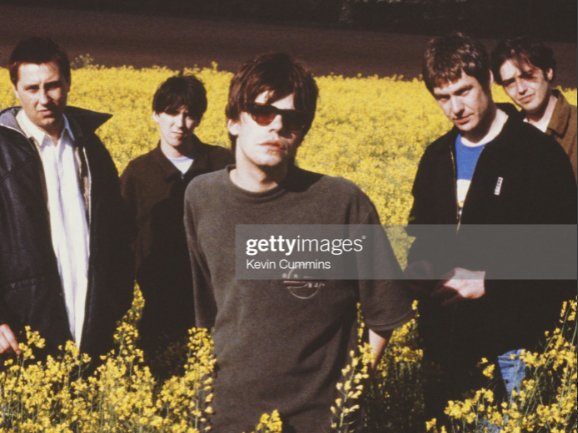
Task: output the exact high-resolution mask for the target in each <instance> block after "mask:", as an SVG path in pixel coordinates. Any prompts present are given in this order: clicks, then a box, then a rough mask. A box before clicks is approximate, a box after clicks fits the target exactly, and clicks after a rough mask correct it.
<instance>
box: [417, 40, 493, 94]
mask: <svg viewBox="0 0 578 433" xmlns="http://www.w3.org/2000/svg"><path fill="white" fill-rule="evenodd" d="M462 72H463V73H465V74H466V75H469V76H471V77H474V78H475V79H476V80H478V82H479V83H480V84H481V85H482V86H483V87H485V88H486V87H487V88H489V86H490V76H491V75H490V58H489V55H488V52H487V51H486V49H485V48H484V46H483V45H482V43H481V42H479V41H477V40H475V39H473V38H471V37H470V36H467V35H465V34H463V33H453V34H451V35H447V36H440V37H436V38H433V39H431V40H430V41H429V42H428V44H427V47H426V50H425V53H424V57H423V67H422V74H423V79H424V81H425V85H426V87H427V89H428V90H429V91H430V93H433V89H434V87H438V86H439V85H444V84H447V83H450V82H453V81H457V80H459V79H460V77H461V76H462Z"/></svg>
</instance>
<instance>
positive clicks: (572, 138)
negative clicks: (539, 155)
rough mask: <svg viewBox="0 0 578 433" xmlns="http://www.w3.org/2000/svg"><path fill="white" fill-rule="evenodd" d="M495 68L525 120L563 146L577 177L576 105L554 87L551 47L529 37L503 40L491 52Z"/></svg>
mask: <svg viewBox="0 0 578 433" xmlns="http://www.w3.org/2000/svg"><path fill="white" fill-rule="evenodd" d="M492 70H493V72H494V78H495V80H496V82H497V83H498V84H501V85H502V86H503V87H504V90H505V91H506V93H507V94H508V96H510V98H512V101H514V102H515V103H516V105H517V106H518V107H520V108H521V109H522V111H523V113H524V116H525V120H526V121H527V122H528V123H530V124H531V125H534V126H535V127H536V128H538V129H539V130H540V131H542V132H545V133H546V134H548V135H550V136H551V137H553V138H554V139H555V140H556V141H557V142H558V143H559V144H560V146H562V148H563V149H564V152H566V154H567V155H568V158H570V162H571V164H572V170H573V171H574V177H576V142H577V137H576V106H575V105H570V104H569V103H568V101H567V100H566V98H565V97H564V95H563V94H562V93H561V92H560V91H559V90H558V89H555V88H554V84H553V83H554V78H555V77H556V60H555V59H554V52H553V51H552V49H551V48H550V47H547V46H546V45H544V44H543V43H542V42H540V41H537V40H533V39H531V38H529V37H520V38H515V39H506V40H503V41H501V42H500V43H499V44H498V45H497V46H496V48H495V49H494V51H493V52H492Z"/></svg>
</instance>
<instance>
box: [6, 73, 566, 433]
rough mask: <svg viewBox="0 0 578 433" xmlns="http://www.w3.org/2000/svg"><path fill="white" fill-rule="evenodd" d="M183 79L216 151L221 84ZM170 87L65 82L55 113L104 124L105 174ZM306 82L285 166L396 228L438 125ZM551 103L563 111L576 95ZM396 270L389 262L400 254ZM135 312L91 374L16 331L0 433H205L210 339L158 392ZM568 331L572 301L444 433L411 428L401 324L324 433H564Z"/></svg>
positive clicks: (147, 135) (413, 379)
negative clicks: (63, 108) (342, 187)
mask: <svg viewBox="0 0 578 433" xmlns="http://www.w3.org/2000/svg"><path fill="white" fill-rule="evenodd" d="M184 72H185V73H194V74H195V75H197V76H198V77H199V78H200V79H201V80H202V81H203V83H204V84H205V87H206V88H207V95H208V100H209V107H208V110H207V113H206V114H205V116H204V118H203V120H202V122H201V125H200V127H199V128H197V130H196V133H197V135H198V136H199V137H200V138H201V140H202V141H204V142H206V143H211V144H217V145H221V146H224V147H230V143H229V138H228V135H227V131H226V128H225V116H224V108H225V103H226V98H227V92H228V84H229V81H230V79H231V77H232V74H231V73H229V72H225V71H220V70H219V69H218V67H217V65H214V66H213V67H212V68H206V69H190V70H186V71H184ZM174 74H176V71H171V70H168V69H165V68H146V69H135V68H132V67H120V68H107V67H98V66H91V65H88V66H84V67H81V68H78V69H75V70H74V71H73V75H72V88H71V92H70V97H69V104H70V105H75V106H80V107H83V108H88V109H92V110H95V111H101V112H107V113H111V114H113V117H112V119H111V120H110V121H108V122H107V123H106V124H105V125H103V126H102V127H101V128H100V129H99V131H98V133H99V135H100V137H101V138H102V140H103V142H104V143H105V144H106V146H107V147H108V149H109V151H110V152H111V154H112V156H113V159H114V161H115V163H116V165H117V168H118V170H119V172H122V170H123V169H124V167H125V166H126V165H127V163H128V162H129V161H130V160H131V159H133V158H135V157H136V156H138V155H141V154H143V153H145V152H147V151H149V150H150V149H152V148H153V147H154V146H156V141H157V137H158V133H157V129H156V125H155V124H154V123H153V121H152V119H151V102H152V95H153V93H154V91H155V90H156V88H157V86H158V85H159V84H160V83H161V82H162V81H164V80H165V79H166V78H168V77H169V76H171V75H174ZM0 75H1V76H2V77H3V78H2V80H1V82H2V84H1V85H0V106H2V107H7V106H11V105H15V104H16V100H15V98H14V96H13V92H12V88H11V86H10V85H9V80H8V71H7V70H5V69H0ZM317 82H318V85H319V88H320V100H319V105H318V110H317V113H316V118H315V121H314V123H313V126H312V128H311V131H310V132H309V134H308V135H307V137H306V139H305V141H304V142H303V144H302V145H301V148H300V150H299V153H298V157H297V160H298V164H299V165H300V166H301V167H303V168H306V169H310V170H313V171H318V172H322V173H326V174H330V175H338V176H342V177H345V178H347V179H349V180H351V181H353V182H355V183H356V184H357V185H359V186H360V187H361V188H362V189H363V190H364V191H365V192H366V193H367V194H368V195H369V197H370V198H371V199H372V200H373V202H374V203H375V205H376V207H377V210H378V212H379V215H380V217H381V221H382V223H383V224H388V225H403V224H405V223H406V221H407V216H408V213H409V209H410V206H411V202H412V199H411V186H412V182H413V178H414V176H415V171H416V169H417V164H418V161H419V158H420V156H421V154H422V153H423V151H424V149H425V147H426V146H427V144H428V143H429V142H431V141H433V140H434V139H435V138H437V137H438V136H440V135H441V134H443V133H444V132H445V131H447V130H448V129H449V128H450V126H451V125H450V123H449V122H448V121H447V120H446V119H445V117H444V115H443V113H442V112H441V110H440V109H439V108H438V107H437V105H436V103H435V101H434V99H433V98H432V97H431V96H430V95H429V93H428V92H427V90H426V89H425V86H424V84H423V82H421V81H420V80H417V79H414V80H406V79H404V78H403V77H354V78H344V77H341V76H323V77H317ZM563 92H564V94H565V96H566V97H567V98H568V100H569V101H570V102H571V103H572V104H576V89H563ZM494 97H495V99H496V100H497V101H498V102H507V101H508V98H507V97H506V96H505V94H504V93H503V91H502V90H501V88H499V87H495V88H494ZM398 253H399V252H398ZM399 257H400V261H401V262H402V263H403V254H399ZM142 306H143V299H142V296H140V292H139V291H138V289H137V290H136V291H135V301H134V304H133V308H132V309H131V310H130V311H129V312H128V313H127V315H126V316H125V318H124V320H123V321H122V323H121V324H120V325H119V327H118V329H117V333H116V336H115V339H116V342H117V348H116V349H115V350H114V351H113V352H111V353H109V354H108V355H107V356H106V357H105V358H104V359H103V360H102V363H101V364H100V365H99V366H98V367H97V368H96V369H92V368H90V367H89V365H90V364H89V360H88V359H87V357H86V355H83V354H80V353H78V350H77V349H76V347H75V346H74V345H73V344H72V343H70V344H69V345H67V346H66V347H64V348H62V353H61V354H60V355H58V356H55V357H49V358H48V359H47V360H42V361H39V360H36V359H35V358H34V353H35V349H36V348H41V347H42V345H43V341H42V338H41V336H39V335H37V334H36V333H34V331H33V330H28V332H27V337H28V338H27V340H28V341H27V342H26V343H25V344H24V345H23V346H24V347H23V348H24V350H23V353H22V355H20V356H18V357H16V358H11V359H8V358H4V359H3V360H0V363H3V364H4V365H3V367H0V433H8V432H10V433H12V432H18V433H37V432H38V433H40V432H43V433H73V432H74V433H80V432H82V433H92V432H94V433H97V432H99V433H100V432H114V433H117V432H118V433H124V432H126V433H129V432H131V433H132V432H142V433H149V432H150V433H153V432H154V433H161V432H163V433H164V432H171V433H181V432H182V433H195V432H208V431H210V430H211V426H210V422H209V420H210V415H211V413H212V411H213V410H212V400H213V393H212V383H213V377H214V370H215V363H216V361H215V358H214V356H213V353H212V347H213V346H212V341H211V338H210V334H209V333H207V332H206V331H203V330H197V329H192V330H191V331H190V335H189V341H188V343H187V344H186V347H182V348H180V349H175V351H178V350H181V353H184V354H185V356H184V357H182V359H183V361H182V363H181V364H180V365H178V366H177V368H176V369H175V374H174V375H173V376H172V377H170V378H169V379H167V380H165V381H164V382H160V381H159V380H158V379H157V378H155V377H154V376H153V375H152V374H151V372H150V370H149V368H148V367H147V366H146V365H145V363H144V361H143V354H142V351H141V350H140V349H139V348H138V344H139V342H138V333H137V331H136V325H137V322H138V320H139V315H140V311H141V310H142ZM575 323H576V302H570V303H567V304H565V305H564V307H563V309H562V311H561V315H560V326H559V327H558V328H557V329H555V330H554V331H553V332H550V333H549V334H548V335H547V338H546V342H547V343H546V344H545V346H544V348H543V349H542V350H541V351H540V352H536V353H534V352H526V353H524V354H523V355H522V356H523V359H524V362H525V363H526V365H527V367H528V371H529V375H528V379H527V380H525V381H524V384H523V386H522V388H521V389H520V390H519V391H518V392H515V394H514V396H513V398H512V400H511V401H510V402H507V403H505V402H500V401H497V400H495V399H494V394H493V392H492V391H491V389H479V390H473V391H472V395H471V396H470V398H468V399H466V400H464V401H451V402H448V404H447V408H446V413H447V415H448V416H449V417H450V418H451V420H452V424H451V425H450V426H447V427H440V426H438V425H436V423H435V421H433V420H425V419H424V415H423V397H422V357H423V352H422V350H421V348H420V343H419V336H418V335H417V331H416V323H415V321H411V322H409V323H408V324H406V325H405V326H403V327H402V328H401V329H399V330H397V331H396V333H395V334H394V336H393V337H392V341H391V343H390V345H389V346H388V350H387V353H386V355H385V356H384V358H383V359H382V360H381V362H380V364H379V366H378V368H377V370H376V371H375V372H373V373H372V374H371V373H370V372H369V364H370V358H371V356H370V353H369V351H368V347H367V345H365V344H364V343H363V342H362V341H361V340H362V339H361V337H360V350H359V352H358V353H352V354H351V359H350V362H349V364H348V365H347V366H346V367H345V368H344V369H343V371H342V378H341V380H340V382H339V383H338V385H337V389H336V400H335V403H334V405H333V406H332V407H331V409H330V410H331V416H332V421H331V425H328V431H331V432H335V433H337V432H349V431H352V429H353V427H354V425H355V423H356V422H355V420H356V418H358V417H357V415H358V413H359V407H360V406H362V405H364V406H365V407H366V410H365V411H364V414H363V421H362V422H363V423H364V426H365V429H364V431H366V432H369V433H382V432H384V433H385V432H391V433H394V432H395V433H404V432H419V431H422V430H423V426H424V425H426V424H427V428H428V430H429V431H432V432H440V433H441V432H442V431H446V432H447V433H450V432H454V433H458V432H459V433H482V432H494V431H498V430H500V431H502V432H505V433H522V432H537V433H545V432H553V433H562V432H564V433H565V432H576V431H577V428H576V411H577V407H576V381H577V371H576V326H575ZM360 328H361V327H360ZM361 335H362V329H360V336H361ZM183 351H184V352H183ZM175 356H176V355H175ZM179 356H180V355H179ZM179 359H180V358H179ZM480 369H481V371H483V374H484V375H486V376H488V378H489V380H490V379H491V378H492V377H493V376H494V374H495V372H494V367H493V364H491V363H488V362H487V360H480ZM370 376H371V377H370ZM256 421H257V422H256V425H255V429H254V432H259V433H265V432H271V433H273V432H278V433H280V432H281V431H282V420H281V417H280V415H279V414H278V413H277V412H276V411H273V412H272V413H268V414H263V416H262V417H261V419H260V420H256ZM239 433H241V432H239Z"/></svg>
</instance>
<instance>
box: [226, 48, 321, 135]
mask: <svg viewBox="0 0 578 433" xmlns="http://www.w3.org/2000/svg"><path fill="white" fill-rule="evenodd" d="M263 92H271V93H270V95H269V98H268V101H267V102H275V101H277V100H279V99H282V98H284V97H286V96H288V95H290V94H292V93H293V94H294V95H295V109H296V110H299V111H303V112H305V113H306V114H307V121H306V123H305V126H304V128H303V133H304V134H305V133H307V131H309V128H311V124H312V123H313V118H314V117H315V110H316V108H317V96H318V95H319V90H318V88H317V84H316V83H315V79H314V78H313V74H312V73H311V72H310V71H309V70H308V69H307V68H305V66H303V65H302V64H301V63H299V62H297V61H295V60H294V59H293V58H292V57H291V56H289V55H287V54H284V53H269V54H261V55H259V56H257V57H255V58H253V59H252V60H250V61H249V62H247V63H245V64H244V65H243V66H242V67H241V69H240V70H239V71H238V72H237V73H236V74H235V76H234V77H233V79H232V80H231V85H230V87H229V100H228V102H227V107H226V108H225V114H226V116H227V119H229V120H239V116H240V115H241V112H243V111H247V109H248V107H249V105H250V104H253V103H254V102H255V99H256V98H257V96H259V95H260V94H261V93H263Z"/></svg>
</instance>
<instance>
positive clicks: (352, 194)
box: [185, 53, 412, 433]
mask: <svg viewBox="0 0 578 433" xmlns="http://www.w3.org/2000/svg"><path fill="white" fill-rule="evenodd" d="M317 94H318V90H317V85H316V84H315V80H314V78H313V76H312V74H311V73H310V72H309V71H307V70H306V69H305V68H304V67H303V66H302V65H301V64H299V63H296V62H295V61H294V60H293V59H292V58H291V57H289V56H287V55H284V54H278V53H277V54H266V55H261V56H258V57H256V58H254V59H253V60H251V61H249V62H248V63H246V64H245V65H244V66H243V67H242V68H241V69H240V70H239V71H238V72H237V73H236V74H235V76H234V77H233V80H232V81H231V86H230V88H229V101H228V104H227V108H226V114H227V119H228V121H227V127H228V130H229V134H230V136H231V139H232V140H233V142H234V144H235V159H236V165H235V166H232V167H229V168H228V169H225V170H221V171H218V172H215V173H211V174H208V175H204V176H200V177H198V178H197V179H195V180H194V181H193V182H191V184H190V185H189V187H188V189H187V191H186V194H185V226H186V230H187V237H188V243H189V251H190V254H191V261H192V267H193V280H194V281H193V287H194V293H195V311H196V322H197V326H200V327H205V328H212V327H214V341H215V353H216V357H217V378H216V382H215V404H214V410H215V415H214V417H213V419H212V422H213V429H214V431H218V432H240V431H250V430H252V429H253V428H254V427H255V425H256V424H257V422H258V421H259V416H260V415H261V414H262V413H264V412H271V411H272V410H273V409H278V410H279V412H280V414H281V418H282V420H283V424H284V431H291V432H294V433H307V432H321V431H326V430H328V429H329V426H330V423H331V411H330V406H331V404H332V403H333V402H334V401H335V398H336V397H337V394H336V389H335V386H336V382H337V380H338V379H339V377H340V371H341V369H342V368H343V367H344V366H345V363H346V362H347V358H348V353H349V351H350V350H354V349H355V346H356V340H357V338H356V326H355V325H356V315H357V313H356V304H357V302H358V301H359V302H360V304H361V309H362V311H363V314H364V316H365V321H366V323H367V325H368V327H369V329H371V330H372V332H371V333H370V341H371V342H372V343H373V346H374V352H375V353H376V356H378V355H379V354H380V353H381V351H382V350H383V347H384V346H385V342H386V340H387V338H388V336H389V335H390V333H391V331H392V330H393V329H394V328H395V327H397V326H399V325H401V324H402V323H404V322H405V321H407V320H408V319H409V318H411V317H412V311H411V305H410V304H411V302H410V300H409V298H408V297H407V295H406V293H405V291H403V290H401V289H400V288H399V287H398V286H397V285H396V284H394V283H393V282H391V281H384V280H367V281H362V280H353V279H352V280H330V279H329V280H325V279H315V280H304V281H299V280H296V281H293V280H288V279H287V276H285V277H283V275H282V274H281V272H282V271H281V270H280V271H279V272H280V273H279V277H278V279H253V278H251V279H245V278H241V277H240V276H237V275H236V272H235V262H236V259H238V257H237V255H241V257H242V254H243V251H240V250H236V249H235V234H236V228H239V227H243V226H244V225H251V226H252V227H258V228H260V227H262V228H263V229H264V230H267V227H268V225H271V224H282V225H290V226H291V227H293V228H295V229H298V228H299V227H305V225H307V226H308V225H313V224H314V225H316V226H315V227H317V225H343V224H351V225H353V224H379V218H378V216H377V213H376V211H375V208H374V206H373V204H372V203H371V201H370V200H369V198H368V197H367V196H366V195H365V194H364V193H363V192H362V191H361V190H360V189H359V188H357V187H356V186H355V185H354V184H352V183H351V182H349V181H346V180H345V179H342V178H336V177H330V176H324V175H321V174H318V173H312V172H309V171H306V170H303V169H300V168H298V167H297V166H296V165H295V157H296V154H297V149H298V148H299V146H300V144H301V142H302V141H303V138H304V136H305V134H306V132H307V131H308V130H309V128H310V127H311V123H312V121H313V118H314V116H315V109H316V105H317ZM379 229H380V230H381V228H379ZM303 230H304V229H303ZM319 230H321V228H320V229H319ZM381 234H382V235H383V239H384V238H385V235H384V234H383V230H381ZM267 238H268V239H269V237H268V236H267ZM384 245H386V247H387V248H388V249H387V252H388V255H387V259H386V260H384V261H383V263H381V264H380V265H381V268H387V269H388V270H389V272H390V273H389V275H390V276H393V275H396V274H397V272H398V264H397V262H396V261H395V257H394V256H393V253H392V252H391V248H389V244H384ZM273 250H275V248H273ZM297 273H301V271H297ZM289 274H292V275H295V272H293V273H291V272H289Z"/></svg>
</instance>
